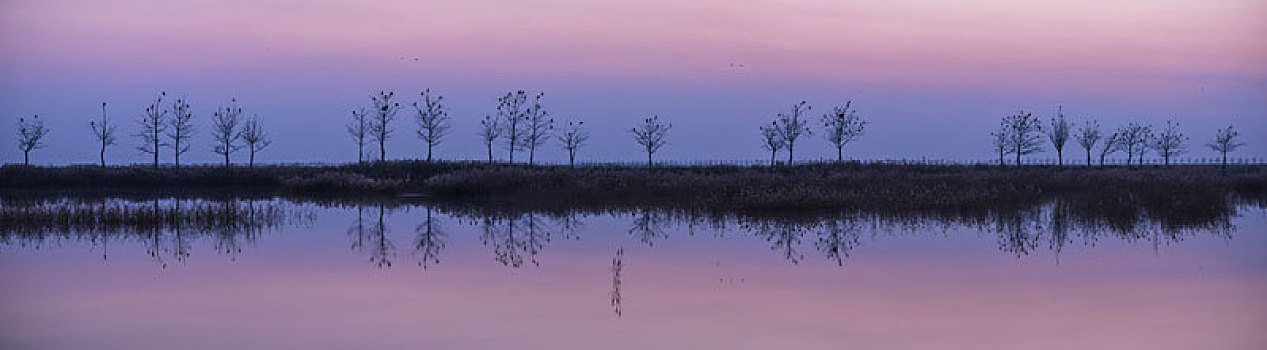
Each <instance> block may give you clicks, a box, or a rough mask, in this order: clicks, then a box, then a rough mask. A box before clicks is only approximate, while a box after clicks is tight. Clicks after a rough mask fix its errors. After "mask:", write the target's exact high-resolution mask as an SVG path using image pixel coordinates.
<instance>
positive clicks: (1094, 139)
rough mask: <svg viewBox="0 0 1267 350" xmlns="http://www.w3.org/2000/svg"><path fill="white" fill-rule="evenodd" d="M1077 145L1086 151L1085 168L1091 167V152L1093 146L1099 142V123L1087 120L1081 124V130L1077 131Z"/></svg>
mask: <svg viewBox="0 0 1267 350" xmlns="http://www.w3.org/2000/svg"><path fill="white" fill-rule="evenodd" d="M1075 137H1077V138H1078V145H1079V146H1082V149H1083V150H1086V151H1087V166H1091V150H1093V149H1095V145H1096V144H1097V143H1099V142H1100V138H1101V136H1100V123H1099V122H1096V121H1094V120H1088V121H1086V122H1084V123H1083V124H1082V128H1079V129H1078V135H1077V136H1075Z"/></svg>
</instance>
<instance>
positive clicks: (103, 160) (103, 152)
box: [101, 145, 106, 168]
mask: <svg viewBox="0 0 1267 350" xmlns="http://www.w3.org/2000/svg"><path fill="white" fill-rule="evenodd" d="M101 167H103V168H104V167H106V146H105V145H102V146H101Z"/></svg>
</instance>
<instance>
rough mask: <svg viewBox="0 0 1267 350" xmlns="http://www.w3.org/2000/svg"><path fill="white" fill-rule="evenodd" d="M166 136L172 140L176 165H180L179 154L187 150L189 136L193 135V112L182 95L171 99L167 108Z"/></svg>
mask: <svg viewBox="0 0 1267 350" xmlns="http://www.w3.org/2000/svg"><path fill="white" fill-rule="evenodd" d="M168 113H170V114H171V116H172V117H171V119H168V128H167V138H169V139H171V140H172V144H171V146H172V153H173V154H175V156H176V167H177V168H179V167H180V155H182V154H185V152H189V142H188V141H189V138H190V137H193V135H194V123H193V119H194V114H193V113H192V112H191V111H190V110H189V102H186V101H185V98H184V97H181V98H178V99H176V100H175V101H172V104H171V107H169V109H168Z"/></svg>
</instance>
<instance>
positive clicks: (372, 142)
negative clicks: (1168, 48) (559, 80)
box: [17, 89, 1245, 168]
mask: <svg viewBox="0 0 1267 350" xmlns="http://www.w3.org/2000/svg"><path fill="white" fill-rule="evenodd" d="M402 103H403V104H402ZM101 107H102V109H101V116H100V118H97V117H92V118H90V119H91V120H89V121H88V123H87V125H88V126H89V129H90V130H91V131H92V134H93V136H94V137H95V138H96V140H97V141H98V142H96V144H98V145H99V146H100V149H99V150H98V153H99V154H98V158H99V160H100V165H101V166H103V167H104V166H106V164H107V162H106V154H107V150H108V148H109V147H110V146H113V145H116V144H117V142H118V138H117V135H116V134H117V125H116V124H117V123H115V122H111V121H110V119H109V118H108V115H107V113H106V112H107V111H106V104H105V103H102V106H101ZM812 109H813V108H812V106H810V105H809V104H808V103H807V102H806V101H801V102H799V103H796V104H793V105H792V106H791V108H790V109H788V110H786V111H783V112H778V113H776V115H775V116H774V117H775V118H774V120H773V121H771V122H770V124H766V125H758V126H757V130H758V131H759V136H760V137H759V138H754V141H759V142H754V146H757V145H759V146H760V147H761V148H763V149H765V150H767V151H769V152H770V164H771V165H775V164H777V163H778V160H777V159H776V158H777V155H778V153H779V152H780V151H782V150H786V152H787V161H786V162H787V164H794V160H795V157H794V155H795V150H796V147H797V146H798V145H804V142H800V143H798V141H806V140H808V139H809V138H810V137H812V136H814V135H815V133H818V134H819V135H821V136H822V140H823V141H826V142H827V143H828V144H829V145H830V146H831V147H832V148H834V149H835V150H836V160H837V162H844V160H845V156H844V154H845V147H846V146H847V145H849V144H850V143H853V142H854V141H857V140H858V139H859V138H860V137H862V136H863V135H864V134H865V131H866V130H867V127H868V124H869V123H868V121H867V120H865V119H864V118H863V117H862V115H860V113H859V110H858V108H857V106H855V105H854V103H853V101H851V100H846V101H845V102H844V103H843V104H839V105H837V106H834V107H832V109H831V110H830V111H828V112H827V113H824V114H822V115H820V116H819V117H818V118H819V120H818V123H817V124H818V125H817V126H815V125H814V124H815V123H814V122H813V120H812V116H811V114H810V113H811V110H812ZM402 111H403V112H404V113H405V114H406V115H409V116H411V117H412V119H413V121H414V124H415V126H414V128H413V131H414V134H415V136H416V137H417V138H418V141H419V142H420V145H419V147H420V149H422V151H423V153H425V158H423V159H424V160H425V161H426V162H432V161H433V160H434V159H435V156H434V153H436V148H438V147H439V146H440V145H441V144H442V143H443V142H444V141H446V140H447V139H448V138H449V137H450V136H451V133H452V131H453V122H452V118H451V111H450V110H449V108H448V107H446V105H445V102H444V96H442V95H441V94H440V93H439V92H436V91H432V90H430V89H426V90H423V91H422V92H421V93H420V94H419V97H418V99H417V100H416V101H402V98H401V97H398V96H397V95H396V93H395V92H391V91H379V92H377V93H374V94H371V95H370V101H369V104H368V106H367V107H358V108H355V109H353V110H352V111H351V120H350V121H349V122H348V124H347V125H346V128H347V133H348V135H349V136H350V137H351V141H352V142H351V143H352V145H353V146H355V150H356V153H357V158H356V159H357V162H358V163H365V162H366V161H368V160H372V159H374V158H377V161H378V162H386V161H388V159H389V157H388V149H387V141H388V140H389V139H392V138H394V137H396V136H398V135H397V131H398V129H399V128H401V126H399V125H398V124H399V122H397V120H398V118H399V117H400V115H401V113H402ZM492 111H494V113H493V114H488V115H485V116H484V118H483V119H482V120H479V126H478V127H479V130H478V132H475V133H471V135H472V136H477V137H479V139H480V141H481V143H482V144H483V145H484V146H485V148H486V153H487V157H488V163H493V162H495V161H496V159H497V157H495V152H494V148H501V149H502V150H504V151H505V152H506V157H505V158H504V159H506V162H507V163H512V164H513V163H515V156H516V155H517V154H519V155H520V156H521V157H522V156H523V154H522V153H527V154H526V156H527V162H526V163H527V164H528V165H533V164H535V160H536V155H537V154H538V153H539V151H542V150H543V148H546V147H547V146H548V145H550V144H551V143H552V142H551V141H552V140H553V141H555V142H553V143H554V144H555V146H557V147H556V148H557V149H558V150H559V151H563V152H566V153H567V155H568V164H569V166H573V165H575V163H576V159H577V155H578V153H580V151H581V149H582V148H583V147H584V146H585V145H586V144H587V142H588V140H589V130H587V129H586V127H585V123H584V122H583V121H581V120H579V118H573V120H569V121H567V122H566V123H563V121H559V122H557V123H556V121H555V119H554V116H555V115H554V114H553V113H552V112H551V111H550V109H549V108H548V107H547V106H546V103H545V93H542V92H536V93H534V92H529V91H525V90H515V91H510V92H507V93H506V94H505V95H503V96H501V97H499V98H498V99H497V103H496V105H495V108H493V109H492ZM243 113H244V112H243V109H242V107H240V106H238V103H237V99H231V100H230V102H229V103H228V104H226V105H224V106H222V107H218V108H217V109H216V110H215V111H214V112H213V113H212V114H211V120H210V126H211V128H210V133H211V137H212V143H211V144H210V145H209V147H205V149H206V151H210V152H213V153H215V154H216V155H218V156H220V157H223V165H224V166H230V165H231V164H232V159H231V155H232V154H234V153H235V152H240V151H245V152H246V153H247V155H248V160H247V165H248V166H254V165H255V156H256V153H258V152H260V151H262V150H263V149H265V148H266V147H268V146H269V145H270V144H272V137H271V136H270V135H269V134H268V133H266V132H265V131H264V127H263V121H262V119H261V118H260V117H259V116H258V115H256V116H254V117H250V118H247V117H244V115H243ZM199 119H201V118H197V116H196V115H195V114H194V113H193V112H192V107H191V106H190V104H189V102H188V100H187V99H186V98H184V97H180V98H176V99H174V100H170V101H169V98H168V95H167V93H166V92H162V93H160V94H159V97H158V98H157V99H155V100H154V102H152V103H151V104H150V105H149V106H148V107H145V108H144V110H143V112H142V113H140V115H139V116H138V119H136V120H135V122H136V126H137V128H138V129H139V130H137V131H136V133H135V134H133V135H132V136H133V137H134V138H135V139H136V141H137V142H136V145H135V150H136V151H138V152H140V153H142V154H146V155H149V156H151V157H152V160H153V161H152V165H153V167H155V168H158V167H159V165H160V158H161V157H160V154H163V153H165V152H166V153H170V154H171V155H172V160H173V162H172V164H174V165H175V167H177V168H179V167H180V164H181V163H180V161H181V156H182V155H184V154H186V153H188V152H190V151H191V150H192V149H194V148H193V147H194V146H193V145H191V144H190V143H191V140H192V138H193V136H194V134H195V133H197V132H198V131H199V129H200V128H201V127H200V126H199V125H201V124H204V123H201V122H199ZM556 125H560V126H561V127H560V128H558V129H559V130H556V127H555V126H556ZM1075 128H1076V130H1075ZM671 129H672V124H670V123H668V122H665V121H663V120H661V118H660V116H659V115H651V116H649V117H647V118H645V119H643V121H642V122H641V123H637V124H635V125H634V127H632V128H630V129H628V131H629V134H630V136H631V137H632V139H633V141H634V143H636V144H637V146H638V147H639V150H641V151H642V152H643V153H645V154H646V156H647V166H648V167H652V166H654V164H655V162H654V159H653V156H654V154H655V153H656V152H657V151H659V150H660V149H661V148H663V147H664V146H666V145H668V144H669V143H670V142H669V131H670V130H671ZM49 132H50V131H49V129H48V127H47V126H46V125H45V124H44V121H43V119H40V118H39V116H32V117H31V118H24V117H20V118H18V119H17V141H18V142H17V144H18V148H19V150H21V151H22V153H23V164H25V165H29V164H30V154H31V152H32V151H34V150H36V149H40V148H44V147H46V146H47V145H46V144H45V143H44V139H45V137H46V136H47V135H48V134H49ZM990 136H991V140H992V143H993V148H992V150H993V153H994V154H997V155H998V164H1000V165H1004V164H1007V159H1006V158H1007V156H1009V155H1011V156H1013V157H1014V160H1013V164H1018V165H1019V164H1023V162H1022V157H1023V156H1027V155H1031V154H1034V153H1038V152H1042V151H1044V150H1045V147H1044V145H1046V144H1048V143H1050V145H1051V146H1052V148H1051V149H1052V151H1053V152H1054V153H1055V154H1056V159H1057V164H1058V165H1064V164H1065V148H1066V145H1067V144H1069V141H1070V140H1073V141H1076V143H1077V144H1078V145H1079V146H1081V147H1082V149H1083V151H1084V153H1085V158H1086V161H1085V165H1088V166H1089V165H1092V164H1093V158H1098V159H1099V163H1100V165H1101V166H1103V165H1104V163H1105V161H1104V160H1105V158H1106V157H1108V156H1109V155H1112V154H1114V153H1124V154H1125V155H1126V161H1127V165H1130V164H1131V163H1132V161H1135V160H1136V159H1139V160H1141V164H1142V160H1143V159H1144V156H1145V155H1146V154H1148V153H1150V152H1154V153H1155V154H1156V156H1158V157H1161V159H1162V160H1163V163H1164V164H1165V165H1169V164H1170V160H1171V159H1172V158H1174V157H1177V156H1179V155H1181V154H1184V153H1185V152H1187V151H1188V150H1187V146H1188V145H1187V142H1188V140H1189V137H1188V136H1187V135H1185V134H1184V133H1183V132H1182V131H1181V130H1180V129H1179V125H1178V123H1175V122H1173V121H1167V122H1166V125H1165V127H1164V128H1162V129H1158V130H1156V131H1154V130H1153V127H1152V126H1151V125H1146V124H1139V123H1135V122H1131V123H1128V124H1127V125H1125V126H1122V127H1120V128H1118V129H1117V130H1114V131H1113V132H1111V133H1110V132H1107V131H1104V132H1102V131H1101V130H1100V125H1099V123H1098V122H1096V121H1095V120H1091V119H1087V120H1085V121H1084V123H1083V125H1082V126H1081V127H1076V126H1074V125H1071V122H1070V121H1069V120H1068V119H1067V118H1066V115H1065V112H1064V109H1063V107H1058V108H1057V111H1056V114H1055V116H1054V117H1052V118H1051V121H1050V123H1043V122H1042V121H1041V120H1040V118H1039V117H1036V116H1034V115H1033V113H1029V112H1025V111H1019V112H1017V113H1016V114H1012V115H1008V116H1006V117H1004V118H1003V119H1002V121H1001V122H1000V125H999V128H998V129H997V130H996V131H994V132H991V133H990ZM1238 137H1239V133H1238V132H1237V131H1236V129H1235V128H1234V127H1233V126H1230V125H1229V126H1227V127H1226V128H1222V129H1219V130H1217V131H1216V132H1215V134H1214V137H1213V139H1212V140H1211V141H1210V142H1208V143H1206V144H1205V146H1206V147H1207V148H1209V149H1210V150H1211V151H1213V152H1216V153H1218V154H1219V155H1220V156H1221V157H1222V159H1223V165H1224V166H1226V165H1227V155H1228V154H1229V153H1231V152H1234V151H1236V150H1237V149H1239V148H1240V147H1242V146H1244V145H1245V143H1244V142H1242V141H1241V140H1240V139H1239V138H1238ZM367 147H368V149H367ZM198 148H200V149H201V148H203V147H198ZM375 151H377V152H375ZM374 153H377V154H376V155H377V157H374V156H375V154H374ZM1093 156H1094V157H1093ZM520 159H521V160H522V159H523V158H520Z"/></svg>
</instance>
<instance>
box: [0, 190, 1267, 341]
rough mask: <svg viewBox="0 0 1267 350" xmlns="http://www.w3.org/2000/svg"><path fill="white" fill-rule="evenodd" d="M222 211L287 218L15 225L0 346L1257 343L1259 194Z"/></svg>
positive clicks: (1264, 325) (1266, 320)
mask: <svg viewBox="0 0 1267 350" xmlns="http://www.w3.org/2000/svg"><path fill="white" fill-rule="evenodd" d="M179 202H182V203H184V205H185V208H186V209H185V210H189V208H197V207H198V203H200V202H201V201H199V200H182V201H179ZM244 203H245V204H244ZM204 204H205V203H204ZM154 205H155V206H159V205H161V206H164V207H171V206H173V201H171V200H165V201H162V202H161V203H159V202H155V203H154ZM224 205H226V206H229V205H231V206H235V207H236V206H244V205H245V206H249V207H250V208H251V210H277V211H278V212H268V214H267V215H264V217H265V220H263V221H261V222H253V221H249V220H248V221H247V222H245V223H243V222H233V221H232V220H227V219H216V220H220V221H216V220H205V221H203V222H201V224H199V223H186V224H154V225H150V226H144V225H135V224H134V225H131V226H129V225H126V224H119V225H114V226H109V227H97V228H94V227H92V225H79V226H75V225H66V226H64V227H61V226H56V225H45V226H44V227H43V228H31V227H18V225H12V226H11V227H8V228H6V229H5V230H4V232H3V239H0V281H2V283H0V348H4V349H231V348H272V349H286V348H295V349H324V348H330V349H346V348H372V349H395V348H409V349H417V348H428V349H429V348H466V349H503V348H528V349H561V348H582V349H595V348H602V349H649V348H650V349H776V348H777V349H838V348H884V349H928V348H943V349H946V348H948V349H1018V348H1024V349H1075V348H1098V349H1264V348H1267V332H1264V330H1265V329H1267V218H1265V217H1267V215H1265V214H1264V211H1263V210H1262V209H1261V208H1249V207H1242V208H1238V209H1237V212H1236V213H1234V214H1232V215H1230V216H1228V217H1226V218H1223V219H1220V220H1214V221H1215V224H1212V225H1198V227H1187V228H1182V229H1175V228H1173V227H1166V226H1165V225H1162V224H1155V223H1151V224H1150V223H1142V224H1140V225H1137V226H1131V227H1130V228H1129V229H1121V228H1118V229H1112V228H1106V227H1102V226H1103V225H1092V224H1087V223H1085V222H1083V223H1082V224H1079V223H1077V222H1071V221H1068V220H1064V219H1060V218H1059V216H1058V215H1053V212H1052V211H1051V210H1050V208H1049V209H1046V210H1043V211H1039V212H1035V213H1031V215H1028V216H1025V217H1016V218H1010V219H1009V218H993V219H989V220H984V221H975V222H953V221H954V220H951V221H946V220H932V219H921V218H918V217H915V218H905V219H901V220H894V219H877V218H867V217H853V218H849V219H844V218H841V219H821V218H820V219H815V220H804V219H798V220H790V219H789V220H779V219H754V218H744V217H728V218H713V219H703V218H694V217H690V216H686V215H678V214H672V213H664V212H657V211H654V210H626V211H613V212H608V213H592V212H591V213H578V212H550V213H545V212H531V211H519V212H505V211H503V212H497V213H495V214H492V213H482V214H481V213H480V212H479V211H462V210H441V209H439V207H429V206H427V205H423V204H404V205H401V204H392V205H379V204H340V205H329V204H322V205H317V204H312V203H297V202H290V201H286V200H252V201H249V202H234V203H224ZM968 221H971V220H968ZM98 226H108V225H101V224H98Z"/></svg>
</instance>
